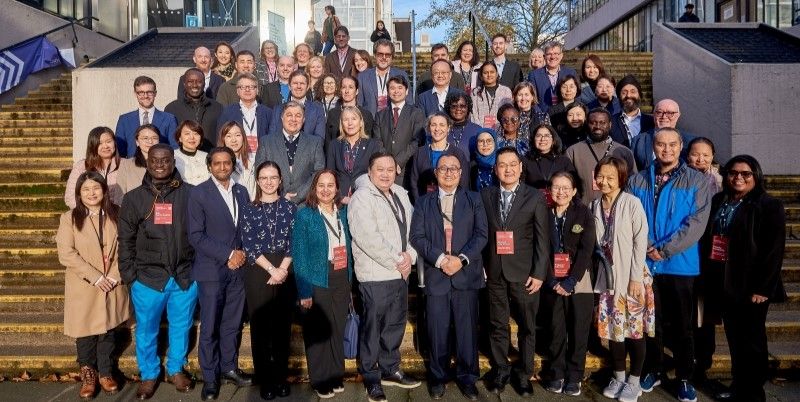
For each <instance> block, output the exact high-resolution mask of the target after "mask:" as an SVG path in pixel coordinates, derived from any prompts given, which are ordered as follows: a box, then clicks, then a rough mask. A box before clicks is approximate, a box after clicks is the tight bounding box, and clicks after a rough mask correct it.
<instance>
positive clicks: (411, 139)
mask: <svg viewBox="0 0 800 402" xmlns="http://www.w3.org/2000/svg"><path fill="white" fill-rule="evenodd" d="M367 71H369V70H367ZM367 71H365V72H367ZM362 74H363V73H362ZM387 87H388V93H389V98H390V106H389V107H387V108H386V109H384V110H383V111H382V112H380V113H378V116H377V117H376V118H375V137H376V138H379V139H380V140H381V142H383V148H384V149H385V150H386V152H388V153H390V154H392V156H394V159H395V160H396V161H397V167H398V169H397V180H396V183H397V184H400V185H403V184H404V183H409V182H408V180H406V178H408V179H410V175H409V174H408V170H409V169H408V168H410V166H411V164H410V163H409V160H410V159H411V157H412V156H413V155H414V154H415V153H416V152H417V148H419V146H420V144H422V143H423V141H424V140H425V114H424V113H423V112H422V110H420V109H419V108H416V107H414V106H413V105H411V104H409V103H408V102H406V99H407V96H408V81H406V79H405V78H404V77H402V76H394V77H391V78H389V84H388V85H387ZM406 188H409V187H407V186H406Z"/></svg>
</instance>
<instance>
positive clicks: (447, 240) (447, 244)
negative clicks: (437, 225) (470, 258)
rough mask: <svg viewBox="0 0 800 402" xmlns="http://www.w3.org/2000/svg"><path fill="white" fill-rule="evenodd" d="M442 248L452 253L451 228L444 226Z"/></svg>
mask: <svg viewBox="0 0 800 402" xmlns="http://www.w3.org/2000/svg"><path fill="white" fill-rule="evenodd" d="M444 249H445V251H447V254H452V253H453V228H452V227H449V228H444Z"/></svg>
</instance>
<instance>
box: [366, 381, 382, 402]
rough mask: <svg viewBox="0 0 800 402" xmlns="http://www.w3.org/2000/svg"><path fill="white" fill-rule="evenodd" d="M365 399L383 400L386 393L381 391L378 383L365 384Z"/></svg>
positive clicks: (376, 401) (370, 401)
mask: <svg viewBox="0 0 800 402" xmlns="http://www.w3.org/2000/svg"><path fill="white" fill-rule="evenodd" d="M366 388H367V399H369V402H385V401H386V394H384V393H383V387H382V386H381V384H380V383H377V384H367V385H366Z"/></svg>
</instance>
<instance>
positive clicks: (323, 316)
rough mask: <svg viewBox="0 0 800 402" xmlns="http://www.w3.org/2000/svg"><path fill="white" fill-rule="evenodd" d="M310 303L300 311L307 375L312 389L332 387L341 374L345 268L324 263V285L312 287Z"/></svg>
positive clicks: (346, 291)
mask: <svg viewBox="0 0 800 402" xmlns="http://www.w3.org/2000/svg"><path fill="white" fill-rule="evenodd" d="M311 298H312V302H313V303H312V305H311V308H310V309H308V310H304V311H303V342H304V343H305V345H306V361H307V362H308V377H309V379H310V380H311V386H312V387H313V388H314V389H322V388H326V387H329V386H333V383H335V382H339V381H341V380H342V378H343V377H344V325H345V321H346V319H347V310H348V306H349V305H350V282H349V281H348V280H347V270H346V269H341V270H338V271H334V270H333V265H331V264H328V287H327V288H322V287H318V286H314V294H313V295H312V296H311Z"/></svg>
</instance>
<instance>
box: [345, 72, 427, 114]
mask: <svg viewBox="0 0 800 402" xmlns="http://www.w3.org/2000/svg"><path fill="white" fill-rule="evenodd" d="M397 75H399V76H401V77H403V78H405V79H406V82H407V83H408V86H409V87H411V80H409V79H408V74H406V72H405V71H403V70H401V69H399V68H397V67H389V76H388V77H387V78H386V79H387V81H388V79H389V78H391V77H394V76H397ZM376 77H377V76H376V75H375V67H372V68H368V69H366V70H364V71H362V72H360V73H358V99H357V100H356V102H357V103H358V105H359V106H363V107H364V108H365V109H367V110H369V112H370V113H372V116H373V117H375V116H376V115H377V114H378V79H377V78H376ZM387 86H388V84H387ZM387 97H388V87H387ZM386 102H387V105H389V104H391V103H392V102H391V100H388V98H387V101H386ZM406 104H407V105H413V104H414V98H413V96H412V91H411V90H410V89H409V91H408V95H406ZM376 120H377V119H376Z"/></svg>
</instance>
